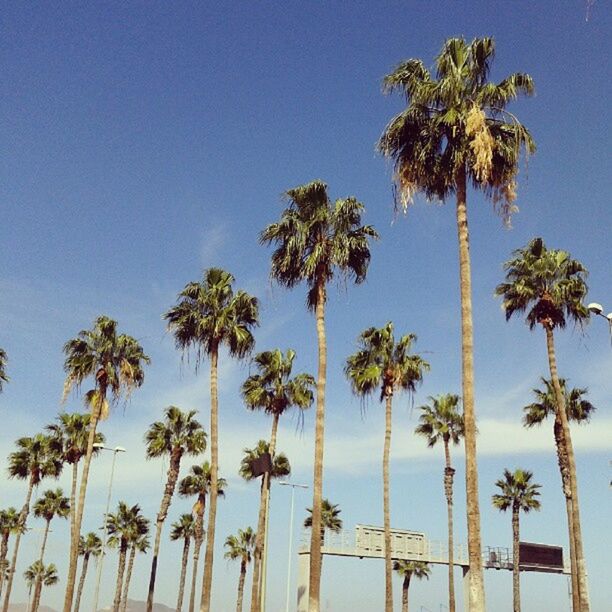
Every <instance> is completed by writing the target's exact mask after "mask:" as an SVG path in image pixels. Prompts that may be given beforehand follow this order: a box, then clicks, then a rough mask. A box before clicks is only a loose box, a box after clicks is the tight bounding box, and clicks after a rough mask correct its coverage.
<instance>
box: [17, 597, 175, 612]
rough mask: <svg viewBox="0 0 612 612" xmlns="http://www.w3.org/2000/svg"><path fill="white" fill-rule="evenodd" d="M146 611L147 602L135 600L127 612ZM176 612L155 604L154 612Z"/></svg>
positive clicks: (43, 611)
mask: <svg viewBox="0 0 612 612" xmlns="http://www.w3.org/2000/svg"><path fill="white" fill-rule="evenodd" d="M146 609H147V602H146V601H135V600H133V599H128V602H127V610H126V612H146ZM38 610H39V612H55V610H51V608H47V610H43V609H42V607H41V608H38ZM110 610H112V606H109V607H108V608H102V610H99V612H110ZM174 610H175V608H169V607H168V606H164V604H159V603H156V604H153V612H174ZM9 612H11V611H9ZM15 612H17V611H15ZM19 612H25V608H24V609H23V610H19Z"/></svg>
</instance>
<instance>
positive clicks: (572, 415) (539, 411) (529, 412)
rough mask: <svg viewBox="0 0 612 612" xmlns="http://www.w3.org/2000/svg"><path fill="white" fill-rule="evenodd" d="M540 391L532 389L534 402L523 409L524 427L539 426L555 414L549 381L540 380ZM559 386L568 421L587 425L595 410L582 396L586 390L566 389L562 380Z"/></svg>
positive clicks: (554, 402)
mask: <svg viewBox="0 0 612 612" xmlns="http://www.w3.org/2000/svg"><path fill="white" fill-rule="evenodd" d="M540 380H541V382H542V387H543V388H542V389H533V394H534V395H535V399H536V401H535V402H533V403H531V404H529V405H528V406H525V407H524V408H523V411H524V413H525V414H524V415H523V424H524V425H525V426H526V427H533V426H534V425H540V424H541V423H542V422H543V421H544V420H545V419H547V418H548V417H549V416H551V415H552V416H554V415H555V412H556V401H555V391H554V389H553V384H552V382H551V381H550V380H547V379H546V378H544V377H541V378H540ZM559 384H560V385H561V389H562V392H563V394H564V395H565V412H566V413H567V419H568V421H574V422H576V423H588V422H589V421H590V419H591V416H592V414H593V412H595V410H596V408H595V406H593V404H591V402H589V401H588V400H587V399H585V398H584V396H585V395H586V394H587V392H588V389H586V388H580V387H577V388H574V389H568V388H567V386H566V381H565V379H564V378H560V379H559Z"/></svg>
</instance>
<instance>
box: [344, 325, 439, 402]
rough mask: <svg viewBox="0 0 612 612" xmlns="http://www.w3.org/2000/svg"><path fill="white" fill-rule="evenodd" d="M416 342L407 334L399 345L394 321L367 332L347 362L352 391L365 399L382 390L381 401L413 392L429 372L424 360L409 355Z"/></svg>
mask: <svg viewBox="0 0 612 612" xmlns="http://www.w3.org/2000/svg"><path fill="white" fill-rule="evenodd" d="M415 341H416V336H415V335H414V334H406V335H404V336H402V337H401V338H400V339H399V340H398V341H397V343H396V342H395V338H394V335H393V323H391V322H389V323H387V324H386V325H385V326H384V327H382V328H380V329H378V328H376V327H370V328H368V329H366V330H365V331H364V332H363V333H362V334H361V335H360V336H359V340H358V342H359V350H358V351H357V352H356V353H355V354H354V355H351V356H350V357H349V358H348V359H347V362H346V367H345V372H346V375H347V377H348V378H349V380H350V382H351V386H352V388H353V391H354V392H355V393H356V394H358V395H362V396H365V395H369V394H372V393H374V392H375V391H377V390H379V389H380V400H381V401H382V400H383V399H384V398H385V397H386V396H391V395H393V394H394V392H395V391H396V390H399V389H402V390H404V391H414V390H415V389H416V385H417V383H419V382H421V381H422V380H423V372H424V371H426V370H429V364H428V363H427V362H426V361H425V360H424V359H422V358H421V357H420V356H419V355H412V354H410V349H411V347H412V344H413V342H415Z"/></svg>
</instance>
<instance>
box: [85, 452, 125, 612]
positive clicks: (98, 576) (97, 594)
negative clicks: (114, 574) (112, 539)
mask: <svg viewBox="0 0 612 612" xmlns="http://www.w3.org/2000/svg"><path fill="white" fill-rule="evenodd" d="M94 447H95V448H97V449H99V450H107V451H112V453H113V463H112V465H111V473H110V480H109V481H108V495H107V497H106V512H105V513H104V536H103V539H102V553H101V554H100V558H99V560H98V567H97V574H96V590H95V594H94V605H93V609H94V611H95V612H97V610H98V599H99V597H100V581H101V580H102V564H103V563H104V555H106V542H107V539H108V524H107V523H108V521H107V519H108V511H109V510H110V500H111V492H112V490H113V476H114V475H115V460H116V459H117V453H125V448H123V447H122V446H115V448H109V447H108V446H104V445H103V444H102V443H100V442H98V443H96V444H94Z"/></svg>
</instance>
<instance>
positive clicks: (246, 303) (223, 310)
mask: <svg viewBox="0 0 612 612" xmlns="http://www.w3.org/2000/svg"><path fill="white" fill-rule="evenodd" d="M233 282H234V277H233V276H232V275H231V274H230V273H229V272H225V271H224V270H220V269H219V268H209V269H208V270H205V271H204V276H203V279H202V281H200V282H191V283H189V284H187V285H186V286H185V288H184V289H183V290H182V291H181V292H180V293H179V296H178V303H177V305H176V306H174V307H173V308H171V309H170V310H168V312H166V313H165V314H164V315H163V317H164V319H165V320H166V321H167V322H168V329H169V330H170V331H171V332H172V333H173V335H174V340H175V344H176V346H177V348H179V349H180V350H182V351H183V352H184V353H187V352H189V351H190V350H192V349H193V350H194V351H195V356H196V367H197V365H198V364H199V363H200V360H201V358H202V357H203V356H204V355H207V356H208V357H210V457H211V462H210V467H211V486H210V505H209V508H208V538H207V540H206V554H205V558H204V578H203V581H202V597H201V602H200V609H201V612H209V611H210V596H211V591H212V571H213V558H214V546H215V524H216V519H217V491H218V484H217V481H218V479H219V474H218V472H219V445H218V439H219V435H218V420H219V397H218V377H217V369H218V361H219V348H220V347H221V346H225V347H226V348H227V349H228V351H229V354H230V355H231V356H232V357H237V358H239V359H240V358H244V357H246V356H247V355H248V354H249V353H250V352H251V350H252V348H253V345H254V344H255V339H254V338H253V334H252V333H251V331H252V329H253V328H254V327H255V326H256V325H257V324H258V316H259V302H258V301H257V298H255V297H253V296H251V295H249V294H248V293H246V292H245V291H237V292H236V293H234V290H233V288H232V284H233ZM66 612H68V611H66Z"/></svg>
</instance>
